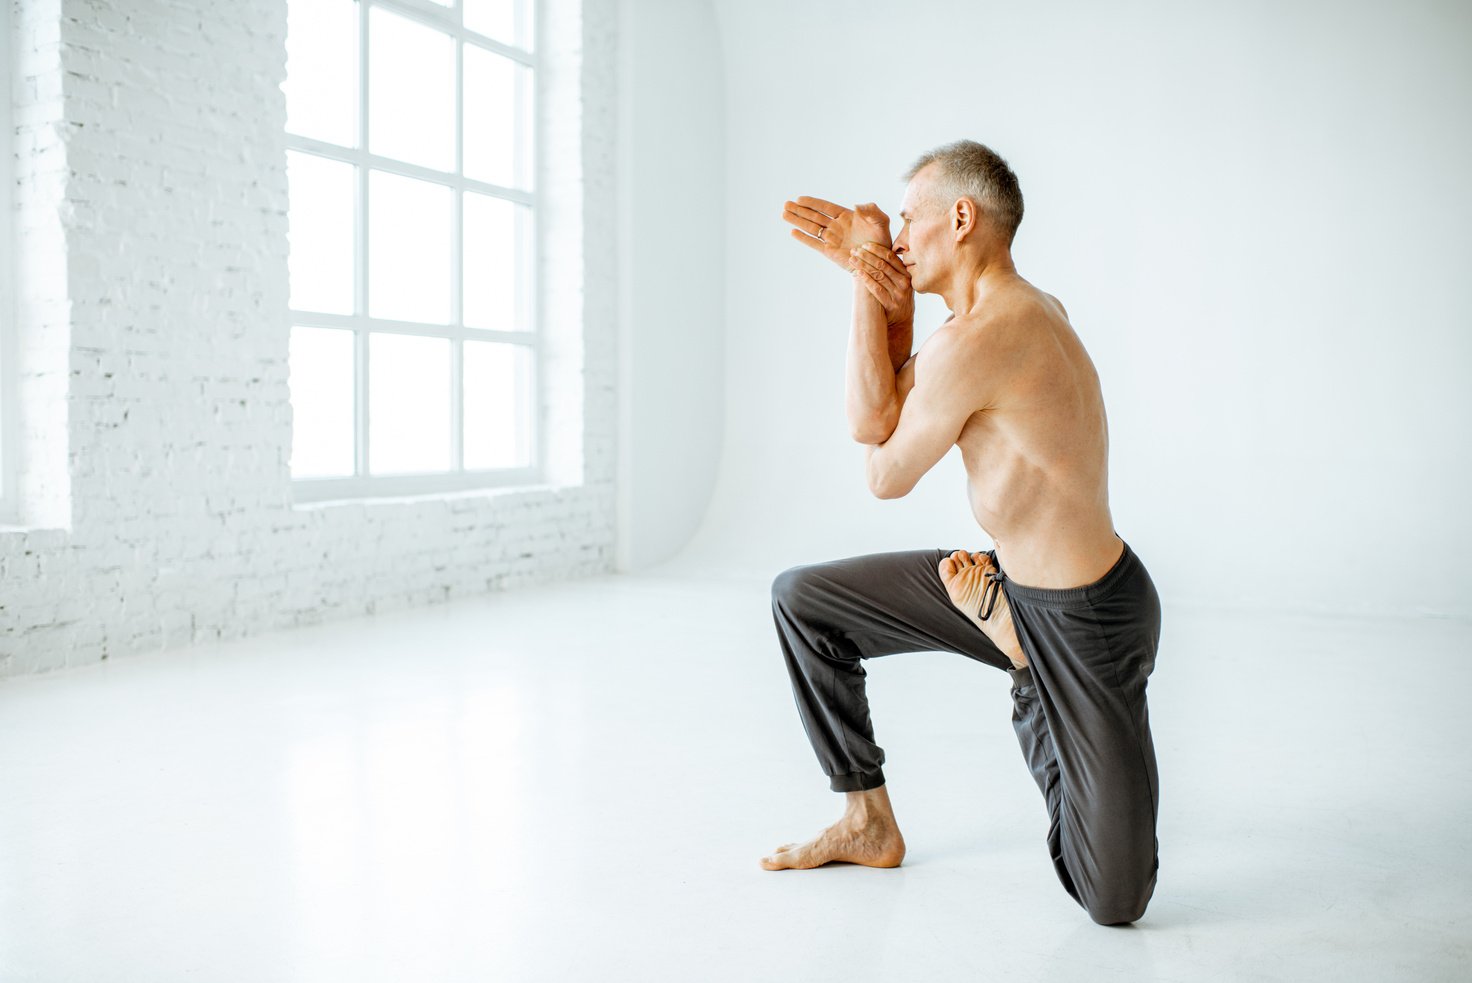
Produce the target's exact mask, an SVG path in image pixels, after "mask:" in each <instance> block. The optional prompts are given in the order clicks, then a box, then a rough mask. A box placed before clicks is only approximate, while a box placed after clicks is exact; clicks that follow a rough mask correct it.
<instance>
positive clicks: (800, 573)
mask: <svg viewBox="0 0 1472 983" xmlns="http://www.w3.org/2000/svg"><path fill="white" fill-rule="evenodd" d="M811 595H812V567H811V566H796V567H788V568H787V569H786V570H783V571H782V572H781V573H779V574H777V576H776V577H774V578H772V603H773V604H782V605H783V606H785V607H786V608H787V609H788V610H789V611H795V610H796V609H797V608H798V606H799V605H800V604H801V603H802V602H803V601H804V600H805V599H806V598H808V597H810V596H811Z"/></svg>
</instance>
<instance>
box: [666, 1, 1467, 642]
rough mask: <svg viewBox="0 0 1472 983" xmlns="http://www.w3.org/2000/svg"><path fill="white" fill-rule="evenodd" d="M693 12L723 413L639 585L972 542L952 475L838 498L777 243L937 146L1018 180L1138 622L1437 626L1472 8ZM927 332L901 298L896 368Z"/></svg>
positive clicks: (1449, 571)
mask: <svg viewBox="0 0 1472 983" xmlns="http://www.w3.org/2000/svg"><path fill="white" fill-rule="evenodd" d="M716 9H717V13H718V16H719V21H720V28H721V40H722V46H723V50H724V52H725V65H726V78H725V93H726V122H727V130H726V154H727V157H726V174H727V207H726V217H727V222H728V225H729V233H728V238H727V242H726V256H727V264H726V280H727V292H726V298H727V302H726V311H727V324H726V353H725V357H726V371H727V392H728V394H729V395H728V398H729V403H728V407H727V412H726V433H725V450H724V454H723V456H722V459H721V469H720V479H719V483H718V486H717V488H716V492H715V495H714V498H713V501H712V505H711V508H710V510H709V513H708V514H707V516H706V518H705V520H704V522H703V524H702V526H701V528H700V530H699V531H698V533H697V535H696V536H695V537H694V540H693V541H692V543H691V545H690V547H689V548H688V549H687V550H686V551H685V552H684V553H683V554H682V555H681V556H680V557H679V558H678V559H677V560H676V561H675V562H674V563H672V564H671V565H670V568H671V569H678V568H689V569H701V570H722V571H725V572H727V573H730V574H732V575H750V576H761V577H770V576H771V575H773V574H775V573H776V572H777V571H779V570H780V569H782V568H783V567H785V566H787V565H790V564H793V563H798V562H810V561H815V560H820V559H826V558H830V557H835V556H843V555H849V554H855V553H862V552H868V551H872V550H882V549H907V548H921V547H934V546H945V547H961V546H966V547H971V548H983V547H985V546H986V545H987V541H986V540H985V538H984V537H983V536H982V534H981V533H980V532H979V530H978V529H977V528H976V526H975V524H974V521H973V520H972V518H971V516H970V514H969V511H968V509H967V506H966V503H965V498H964V494H963V481H964V473H963V471H962V469H961V467H960V463H959V456H958V454H957V452H954V451H953V452H952V456H951V457H949V458H947V459H946V460H945V461H943V462H942V463H941V465H940V466H938V467H937V468H936V470H935V471H934V472H933V473H932V474H931V475H929V476H927V478H925V479H924V480H923V481H922V483H921V486H920V487H919V488H918V489H917V490H916V491H915V492H914V493H913V494H911V495H910V496H909V497H907V498H905V499H900V500H897V501H887V502H881V501H877V500H874V499H872V498H870V497H869V496H868V493H867V491H866V489H865V486H864V480H863V460H864V457H863V450H862V448H861V447H860V446H858V445H857V444H854V443H852V442H851V441H850V440H849V439H848V436H847V431H846V426H845V422H844V417H843V403H842V396H843V359H844V349H845V342H846V334H847V324H848V300H849V287H850V281H849V278H848V277H847V276H845V275H844V274H843V273H842V272H841V271H839V270H837V269H836V268H835V267H832V266H830V265H827V264H826V263H825V261H823V260H821V259H819V258H818V257H817V256H816V254H812V253H810V252H808V251H806V250H804V249H803V248H802V247H800V246H798V245H797V244H795V243H791V242H789V241H788V240H787V238H786V235H787V228H788V227H787V226H786V225H785V223H783V222H782V220H781V218H780V212H781V207H782V202H783V200H784V199H786V198H789V197H792V196H796V195H800V194H817V195H821V196H825V197H830V198H834V199H836V200H839V201H842V202H847V203H853V202H855V201H858V200H869V199H874V200H877V201H879V202H880V203H881V205H882V206H884V207H886V210H887V211H889V212H890V214H891V215H894V214H895V212H897V210H898V202H899V199H900V196H901V194H902V191H903V186H902V184H901V183H900V181H899V180H898V175H899V174H900V173H901V172H902V171H903V170H904V168H905V167H906V166H907V165H908V164H909V163H910V162H911V161H912V160H913V159H914V158H915V157H916V156H918V154H920V153H921V152H923V151H925V150H928V149H930V148H931V147H934V146H936V145H939V144H941V143H944V142H947V141H949V140H952V139H956V138H959V137H970V138H973V139H979V140H981V141H983V142H985V143H988V144H990V145H991V146H992V147H993V148H994V149H996V150H997V151H998V152H999V153H1001V154H1002V155H1003V156H1004V157H1006V158H1007V159H1008V160H1009V161H1010V163H1011V164H1012V166H1013V168H1014V169H1015V170H1016V171H1017V173H1018V175H1019V177H1020V179H1021V184H1022V189H1023V193H1024V196H1025V198H1026V202H1027V213H1026V217H1025V219H1024V220H1023V223H1022V227H1021V230H1020V232H1019V235H1018V239H1017V242H1016V247H1015V258H1016V260H1017V264H1018V268H1019V270H1020V271H1021V273H1022V274H1023V275H1024V276H1026V277H1027V278H1028V279H1029V280H1031V281H1032V282H1033V283H1035V284H1037V285H1039V286H1040V287H1042V288H1043V289H1045V290H1048V291H1049V292H1052V293H1054V294H1056V295H1057V296H1058V297H1059V298H1060V299H1061V300H1062V301H1063V302H1064V304H1065V305H1066V306H1067V307H1068V310H1069V312H1070V315H1071V317H1072V320H1073V323H1074V325H1075V327H1076V328H1077V330H1078V331H1079V333H1080V335H1081V337H1082V338H1083V340H1084V342H1085V344H1086V345H1087V346H1088V348H1089V351H1090V352H1091V354H1092V356H1093V358H1094V360H1095V363H1096V364H1097V366H1098V369H1099V372H1100V375H1101V378H1102V381H1103V387H1104V396H1105V400H1106V403H1107V407H1108V412H1109V419H1110V425H1111V449H1112V453H1111V471H1112V484H1111V503H1112V507H1113V511H1114V517H1115V521H1116V528H1117V529H1118V531H1119V532H1120V534H1121V535H1122V536H1123V537H1124V538H1125V539H1126V540H1127V541H1129V542H1130V543H1131V544H1132V545H1133V546H1134V547H1135V549H1136V551H1137V552H1139V553H1140V555H1141V556H1142V557H1143V558H1144V559H1145V561H1146V563H1147V565H1148V566H1149V567H1150V569H1151V572H1152V574H1153V575H1154V577H1155V580H1156V582H1157V584H1158V586H1159V587H1160V589H1161V592H1162V595H1163V596H1164V597H1165V599H1166V600H1167V601H1168V602H1169V601H1201V602H1208V603H1214V602H1224V603H1227V602H1230V603H1242V604H1247V605H1250V607H1249V608H1248V611H1249V612H1251V611H1259V610H1265V609H1302V610H1325V611H1340V612H1347V613H1376V612H1388V613H1435V614H1442V615H1457V616H1462V617H1467V616H1472V591H1469V587H1472V573H1469V572H1468V570H1469V568H1468V566H1467V564H1466V556H1467V555H1468V554H1469V552H1472V514H1469V510H1468V509H1467V507H1466V503H1467V502H1469V501H1472V463H1469V451H1468V444H1469V440H1468V436H1469V426H1468V425H1469V423H1472V386H1469V385H1468V383H1467V375H1468V370H1469V367H1472V330H1469V329H1472V313H1469V312H1472V278H1469V277H1468V275H1467V272H1466V271H1467V270H1468V269H1469V268H1472V237H1469V234H1468V231H1467V230H1468V229H1469V228H1472V190H1469V182H1468V181H1467V179H1466V174H1467V168H1468V161H1469V160H1472V130H1469V127H1468V126H1467V120H1468V119H1472V7H1469V6H1468V5H1466V4H1456V3H1449V2H1448V3H1425V2H1422V3H1402V4H1394V5H1392V4H1380V3H1376V4H1368V3H1354V4H1347V3H1341V2H1318V3H1293V4H1287V3H1278V2H1259V3H1236V2H1234V3H1231V4H1226V3H1223V4H1214V5H1210V6H1208V5H1197V4H1180V3H1173V2H1159V3H1128V4H1117V3H1116V4H1096V3H1091V2H1077V3H1052V4H1003V3H982V4H973V3H959V2H941V0H912V2H908V3H904V4H896V3H891V2H884V3H879V2H863V3H846V4H843V5H839V4H826V3H823V4H819V3H792V2H775V0H719V2H718V3H717V7H716ZM944 314H945V312H944V310H943V308H942V307H941V306H940V304H939V301H938V299H936V298H929V297H927V298H922V303H921V306H920V310H919V316H920V318H921V324H922V327H921V328H920V330H919V332H918V335H919V337H917V342H918V341H919V340H921V339H922V338H923V337H924V336H926V335H928V334H929V332H930V331H932V330H933V329H934V327H935V325H936V324H937V323H938V322H939V321H940V320H941V319H942V318H943V317H944ZM1249 617H1250V613H1249ZM1244 637H1250V636H1244ZM1393 657H1394V655H1393V653H1387V659H1391V658H1393Z"/></svg>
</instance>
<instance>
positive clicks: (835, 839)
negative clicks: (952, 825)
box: [761, 785, 905, 870]
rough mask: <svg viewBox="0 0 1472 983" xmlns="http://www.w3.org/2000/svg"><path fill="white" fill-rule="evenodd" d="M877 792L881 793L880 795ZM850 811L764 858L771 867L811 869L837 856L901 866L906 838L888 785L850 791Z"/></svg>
mask: <svg viewBox="0 0 1472 983" xmlns="http://www.w3.org/2000/svg"><path fill="white" fill-rule="evenodd" d="M875 793H880V794H878V795H876V794H875ZM848 796H849V807H848V811H847V812H845V813H844V815H843V818H842V819H840V820H839V821H838V822H836V823H834V824H833V825H832V826H829V827H828V828H827V829H825V830H823V832H821V833H819V834H818V835H817V837H815V838H814V839H813V840H811V841H809V842H807V843H802V844H798V843H788V844H785V845H783V846H779V847H778V848H777V849H775V850H773V851H772V853H771V855H770V856H766V857H763V858H762V859H761V865H762V867H764V868H765V869H767V870H807V869H809V868H812V867H821V866H822V865H823V864H826V863H831V862H833V861H835V860H842V861H845V862H847V863H851V864H863V865H864V866H866V867H898V866H899V865H900V861H902V860H904V859H905V838H904V837H903V836H901V835H900V828H899V825H898V824H897V823H896V822H895V821H894V813H893V812H891V811H890V808H889V795H888V793H887V792H885V791H884V786H882V785H881V786H880V787H879V788H877V789H872V790H870V791H868V792H850V793H848Z"/></svg>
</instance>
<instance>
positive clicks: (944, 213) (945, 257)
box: [894, 164, 951, 293]
mask: <svg viewBox="0 0 1472 983" xmlns="http://www.w3.org/2000/svg"><path fill="white" fill-rule="evenodd" d="M934 166H935V165H933V164H929V165H926V166H925V167H923V168H921V169H920V171H919V173H917V174H916V175H915V176H914V177H913V178H911V179H910V183H909V184H908V185H907V186H906V187H905V198H904V201H903V202H902V203H901V204H900V220H901V221H902V222H904V225H903V226H901V227H900V234H899V235H898V236H896V237H895V240H894V251H895V252H896V253H898V254H899V256H900V261H901V262H903V263H904V264H905V266H906V267H907V268H908V269H909V271H910V285H911V286H912V287H913V288H914V289H915V292H916V293H926V292H928V288H929V289H934V286H935V285H937V284H939V283H941V282H942V280H943V276H942V274H943V273H944V271H945V269H946V268H947V267H949V266H950V261H951V255H950V254H951V250H950V249H948V248H947V245H946V230H947V229H948V228H949V226H950V214H949V213H950V209H949V208H946V207H943V206H941V205H939V204H937V203H936V202H934V201H932V200H931V198H930V186H931V181H932V176H933V174H934Z"/></svg>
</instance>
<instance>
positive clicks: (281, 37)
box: [0, 0, 618, 676]
mask: <svg viewBox="0 0 1472 983" xmlns="http://www.w3.org/2000/svg"><path fill="white" fill-rule="evenodd" d="M543 7H544V10H546V11H548V14H547V16H546V17H545V18H544V21H543V23H542V25H541V27H542V34H543V38H544V40H546V41H547V42H548V43H547V44H546V45H545V46H544V48H543V52H542V62H541V74H540V79H539V85H540V86H541V90H540V92H541V95H542V96H543V98H546V99H551V100H552V101H553V102H554V103H555V104H556V105H557V106H558V107H559V111H558V113H557V115H556V123H555V125H553V126H550V127H548V128H547V129H545V130H544V131H543V132H542V133H541V141H542V142H541V146H540V150H541V164H542V166H543V168H544V169H543V171H542V172H541V173H540V175H539V185H540V188H541V189H542V191H543V192H544V194H543V198H542V202H541V204H542V206H543V209H542V214H541V221H542V223H543V230H544V233H545V238H544V241H543V247H544V250H545V251H544V255H543V260H544V262H545V263H546V264H547V275H546V278H545V283H544V285H543V297H542V303H541V310H542V311H543V312H544V323H543V328H544V330H545V331H546V344H545V346H544V356H545V357H544V362H545V363H546V364H545V366H544V368H545V371H546V375H545V388H544V390H543V396H544V406H543V410H544V412H545V413H546V414H547V429H546V431H545V433H546V436H547V439H548V441H549V443H550V444H551V445H552V447H551V450H552V459H551V461H550V462H549V463H550V470H549V475H550V478H551V480H552V484H549V485H548V486H543V487H538V488H532V489H520V490H515V491H499V492H491V493H469V494H463V493H462V494H458V495H451V496H426V497H424V498H419V499H400V500H378V501H373V502H368V503H362V502H359V503H348V504H341V505H314V506H310V507H296V506H294V505H293V503H292V500H291V488H290V475H289V472H288V462H289V458H290V452H291V407H290V402H289V380H288V365H287V344H288V338H289V327H290V325H289V320H288V314H287V297H288V291H287V247H288V240H287V211H286V207H287V186H286V156H285V132H284V131H285V123H286V106H285V100H284V96H283V95H282V92H281V89H280V87H279V86H280V83H281V81H282V80H283V79H284V78H285V57H286V49H285V32H286V0H251V2H248V3H223V2H211V0H185V2H176V3H158V2H148V3H137V2H116V0H35V2H27V3H25V4H22V5H20V7H19V9H18V14H17V17H16V20H15V23H14V25H13V26H14V28H15V39H14V40H15V42H16V47H15V55H16V63H15V66H14V67H15V70H16V71H15V75H14V77H15V79H16V84H17V90H16V93H15V97H16V102H17V106H16V110H15V120H14V122H15V126H16V133H15V144H14V148H15V151H16V154H17V158H16V162H15V164H16V167H15V176H16V180H17V188H16V198H17V201H16V204H17V214H16V224H17V230H18V240H17V245H18V247H19V248H18V257H17V260H18V266H19V274H20V275H19V277H18V280H17V282H18V284H19V287H20V296H19V305H18V306H19V309H18V311H17V321H18V342H19V344H18V362H19V364H18V366H17V368H18V370H19V371H18V375H19V392H18V396H19V403H20V407H21V412H22V414H23V419H22V421H21V422H22V427H21V441H20V445H19V447H18V448H17V450H18V452H19V454H20V457H21V474H22V485H21V489H20V490H21V493H22V498H23V500H24V501H23V504H24V512H23V514H22V515H21V516H20V518H21V520H22V522H23V523H24V525H23V526H21V527H18V528H16V527H10V528H0V676H5V675H15V674H21V673H27V672H36V671H44V670H47V669H53V668H59V667H62V666H69V665H78V664H84V663H88V662H95V661H96V660H98V659H102V658H108V657H111V656H116V655H125V654H128V653H131V652H139V651H148V650H157V649H160V648H170V647H175V646H179V645H187V644H189V643H191V642H199V641H213V640H216V639H221V638H235V637H239V636H242V635H249V634H254V633H257V632H261V631H266V630H269V629H272V628H280V627H288V626H291V625H296V624H302V623H309V622H315V621H322V620H325V619H332V618H342V617H350V616H354V615H361V614H371V613H375V612H379V611H384V610H389V609H393V608H398V607H404V606H412V605H422V604H428V603H434V602H439V601H445V600H450V599H455V598H461V597H468V596H474V595H477V594H482V593H485V592H487V591H491V590H497V589H501V588H504V587H508V586H512V585H517V584H526V583H534V582H539V581H544V580H551V579H559V578H566V577H576V576H586V575H588V574H591V573H597V572H600V571H609V570H611V569H612V568H613V561H614V555H613V554H614V534H615V514H614V513H615V479H616V472H615V454H616V451H617V446H616V441H617V430H616V427H617V400H616V394H615V386H616V384H617V340H618V339H617V321H616V313H617V288H618V280H617V277H618V262H617V257H616V256H615V255H614V253H613V251H612V250H611V249H610V248H609V247H608V244H609V243H610V242H612V241H614V240H615V238H616V235H617V226H616V222H617V208H616V197H617V196H616V189H615V175H616V170H615V151H616V144H615V136H616V130H615V127H616V123H617V120H616V113H617V101H616V89H617V59H616V56H617V47H616V41H617V27H618V23H617V6H616V4H615V3H614V2H613V0H583V2H580V0H553V2H547V3H544V5H543ZM10 67H11V66H10V65H9V64H7V65H6V68H7V69H9V68H10ZM585 232H586V243H585V241H584V233H585Z"/></svg>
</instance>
